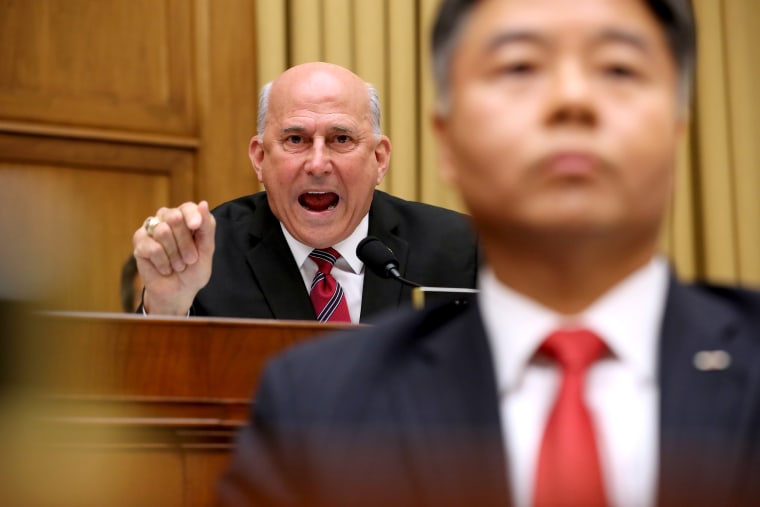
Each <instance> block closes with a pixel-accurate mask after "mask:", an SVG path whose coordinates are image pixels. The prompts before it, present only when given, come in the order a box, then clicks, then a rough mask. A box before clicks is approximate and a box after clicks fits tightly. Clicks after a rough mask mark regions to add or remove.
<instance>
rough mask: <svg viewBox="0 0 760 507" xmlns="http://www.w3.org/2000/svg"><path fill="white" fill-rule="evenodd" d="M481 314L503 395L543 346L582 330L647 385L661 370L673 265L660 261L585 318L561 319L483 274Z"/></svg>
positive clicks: (613, 292) (489, 274) (488, 272)
mask: <svg viewBox="0 0 760 507" xmlns="http://www.w3.org/2000/svg"><path fill="white" fill-rule="evenodd" d="M478 285H479V287H480V292H481V294H480V297H479V298H478V300H479V301H480V311H481V315H482V318H483V322H484V325H485V328H486V334H487V336H488V339H489V342H490V345H491V349H492V351H493V358H494V363H495V364H494V367H495V369H496V375H497V381H498V386H499V390H500V391H501V392H508V391H510V390H512V389H516V388H518V387H519V385H520V382H521V381H522V378H523V374H524V373H525V370H526V368H527V366H528V363H529V362H530V361H531V359H532V357H533V356H534V354H535V351H536V350H537V349H538V347H539V346H540V344H541V342H542V341H543V340H544V339H545V338H546V337H547V336H548V335H549V333H551V332H552V331H554V330H556V329H557V328H559V327H562V326H567V325H573V326H576V325H577V326H582V327H586V328H588V329H591V330H593V331H594V332H596V333H597V334H598V335H599V336H600V337H601V338H603V339H604V341H605V343H607V346H608V347H609V348H610V350H611V351H612V354H613V355H614V356H615V357H616V358H618V359H619V360H620V361H621V362H622V363H623V365H624V366H625V367H627V368H630V369H631V371H632V373H633V374H634V375H635V376H636V377H637V378H638V379H639V380H641V381H642V382H647V381H653V380H654V379H655V378H656V371H657V365H656V361H657V343H658V338H659V331H660V325H661V323H662V317H663V313H664V309H665V297H666V294H667V287H668V268H667V262H666V261H665V260H664V259H662V258H660V257H655V258H654V259H652V261H651V262H649V263H648V264H647V265H645V266H644V267H642V268H641V269H639V270H637V271H636V272H634V273H632V274H631V275H629V276H628V277H627V278H626V279H624V280H623V281H622V282H620V283H619V284H617V285H616V286H615V287H613V288H612V289H611V290H609V291H608V292H607V293H606V294H605V295H604V296H602V297H601V298H600V299H599V300H597V301H596V302H595V303H594V304H592V305H591V306H590V307H589V308H588V309H587V310H586V311H585V312H583V313H582V314H580V315H573V316H568V315H561V314H559V313H556V312H554V311H552V310H550V309H548V308H546V307H544V306H542V305H540V304H539V303H537V302H536V301H533V300H531V299H529V298H527V297H525V296H523V295H522V294H520V293H518V292H516V291H514V290H512V289H511V288H509V287H507V286H505V285H503V284H502V283H500V282H499V281H498V280H497V279H496V277H495V275H494V274H493V271H492V270H490V269H489V268H487V267H486V268H484V269H482V270H481V273H480V275H479V280H478Z"/></svg>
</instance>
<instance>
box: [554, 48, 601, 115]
mask: <svg viewBox="0 0 760 507" xmlns="http://www.w3.org/2000/svg"><path fill="white" fill-rule="evenodd" d="M594 93H595V92H594V87H593V76H592V75H591V71H590V70H589V69H587V68H586V67H585V66H584V65H583V64H582V63H581V62H577V61H572V60H569V61H565V62H562V63H560V64H558V65H557V67H556V69H554V72H553V73H552V74H551V84H550V87H549V95H550V96H549V100H548V101H547V108H548V109H547V120H548V121H549V122H550V123H552V124H564V123H577V124H585V125H592V124H594V123H595V122H596V110H595V100H596V97H595V96H594Z"/></svg>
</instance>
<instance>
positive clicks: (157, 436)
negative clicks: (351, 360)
mask: <svg viewBox="0 0 760 507" xmlns="http://www.w3.org/2000/svg"><path fill="white" fill-rule="evenodd" d="M351 327H354V326H352V325H345V324H344V325H328V324H319V323H316V322H301V321H274V320H271V321H270V320H246V319H221V318H190V319H185V318H181V319H176V318H154V317H143V316H138V315H122V314H94V313H43V314H38V315H36V316H35V317H34V318H33V319H32V322H31V326H30V327H29V331H28V332H26V333H25V335H24V337H23V338H24V339H23V343H20V344H19V347H17V351H16V352H17V353H16V354H15V355H16V356H17V357H18V358H19V359H18V360H19V361H21V364H23V366H24V368H23V375H22V379H23V380H22V381H21V382H20V387H22V388H23V389H20V391H19V392H20V393H22V395H19V400H20V401H19V404H20V405H19V406H20V407H21V408H20V409H18V410H15V411H14V417H12V418H10V420H11V422H10V423H9V425H10V426H11V428H10V434H12V435H15V436H16V438H14V439H13V440H12V442H13V445H14V447H15V450H16V452H15V453H14V452H11V453H10V456H11V457H10V458H8V456H6V459H5V463H6V465H9V466H8V468H9V469H11V468H12V477H13V478H14V479H13V481H9V482H11V485H10V488H8V487H6V490H9V491H6V493H5V495H6V496H9V498H10V499H12V500H13V505H21V506H22V507H37V506H40V507H69V506H71V507H90V506H92V507H96V506H98V507H99V506H105V505H108V506H114V507H119V506H144V507H152V506H156V507H158V506H161V507H171V506H177V507H180V506H182V507H184V506H207V505H211V504H212V499H213V492H214V487H215V483H216V480H217V478H218V476H219V474H220V473H221V471H222V470H223V469H224V467H225V465H226V464H227V461H228V459H229V453H230V451H231V449H232V445H233V444H234V436H235V433H236V431H237V429H238V428H239V427H240V426H241V425H243V424H245V422H246V420H247V416H248V412H249V408H250V407H249V405H250V400H251V396H252V394H253V392H254V389H255V387H256V384H257V381H258V378H259V375H260V374H261V371H262V368H263V366H264V364H265V362H266V360H267V359H268V358H270V357H271V356H272V355H273V354H276V353H277V352H279V351H281V350H283V349H285V348H287V347H289V346H291V345H293V344H295V343H297V342H300V341H303V340H307V339H312V338H313V337H314V336H316V335H319V334H322V333H325V332H328V331H337V330H340V329H346V328H351ZM9 440H10V439H9ZM0 474H2V470H0ZM6 480H7V477H6ZM1 486H2V481H0V500H2V498H3V492H2V487H1ZM0 503H2V504H3V505H5V504H6V502H4V501H3V502H0ZM8 504H9V505H10V503H8Z"/></svg>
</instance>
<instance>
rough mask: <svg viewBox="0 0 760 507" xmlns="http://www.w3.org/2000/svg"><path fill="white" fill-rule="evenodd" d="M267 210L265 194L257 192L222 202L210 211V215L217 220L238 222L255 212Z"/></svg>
mask: <svg viewBox="0 0 760 507" xmlns="http://www.w3.org/2000/svg"><path fill="white" fill-rule="evenodd" d="M268 208H269V205H268V204H267V194H266V192H257V193H255V194H250V195H244V196H242V197H238V198H236V199H232V200H231V201H227V202H224V203H222V204H220V205H219V206H217V207H216V208H214V209H213V210H211V213H212V214H213V215H214V218H216V219H217V220H219V219H223V220H230V221H240V220H246V219H249V218H250V217H251V216H252V215H253V214H254V213H256V212H257V211H261V210H262V209H268Z"/></svg>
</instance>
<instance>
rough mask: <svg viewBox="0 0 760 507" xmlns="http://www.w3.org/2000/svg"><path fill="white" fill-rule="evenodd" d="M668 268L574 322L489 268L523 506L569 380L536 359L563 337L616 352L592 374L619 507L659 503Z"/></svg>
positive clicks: (490, 310)
mask: <svg viewBox="0 0 760 507" xmlns="http://www.w3.org/2000/svg"><path fill="white" fill-rule="evenodd" d="M667 286H668V267H667V263H666V261H665V260H664V259H662V258H655V259H653V260H652V261H651V262H650V263H648V264H647V265H646V266H645V267H643V268H641V269H640V270H638V271H637V272H635V273H633V274H632V275H630V276H629V277H628V278H626V279H625V280H623V281H622V282H621V283H619V284H618V285H617V286H616V287H614V288H613V289H612V290H610V291H609V292H608V293H607V294H605V295H604V296H603V297H602V298H600V299H599V300H598V301H597V302H595V303H594V304H593V305H592V306H591V307H590V308H588V309H587V310H586V311H585V312H583V313H582V314H581V315H574V316H565V315H560V314H557V313H555V312H553V311H551V310H549V309H548V308H545V307H543V306H541V305H540V304H538V303H537V302H535V301H533V300H530V299H528V298H526V297H524V296H522V295H521V294H518V293H517V292H515V291H513V290H511V289H510V288H508V287H506V286H504V285H503V284H501V283H500V282H499V281H498V280H497V279H496V277H495V276H494V274H493V272H492V271H491V270H490V269H488V268H487V267H486V268H485V269H483V270H481V273H480V275H479V287H480V291H481V295H480V297H479V301H480V305H481V312H482V318H483V322H484V324H485V328H486V334H487V336H488V339H489V343H490V346H491V350H492V352H493V354H492V356H493V358H494V366H495V371H496V377H497V378H496V381H497V388H498V392H499V396H500V409H501V417H502V422H501V424H502V429H503V434H504V435H505V438H504V444H505V447H506V456H507V463H508V464H509V480H510V485H511V488H512V494H513V499H514V502H515V505H516V507H528V506H530V505H532V501H533V489H534V480H535V469H536V466H537V463H538V453H539V448H540V445H541V439H542V437H543V431H544V427H545V425H546V421H547V419H548V417H549V412H550V410H551V408H552V405H553V402H554V399H555V396H556V393H557V391H558V389H559V383H560V380H561V373H560V372H559V371H558V369H557V368H556V366H554V365H553V364H551V363H549V362H546V361H536V360H535V352H536V350H537V349H538V347H539V345H540V344H541V342H542V341H543V340H544V339H545V338H546V337H547V336H548V335H549V334H550V333H551V332H552V331H554V330H556V329H558V328H561V327H565V326H572V327H583V328H586V329H590V330H592V331H594V332H595V333H596V334H597V335H598V336H599V337H600V338H602V339H603V340H604V341H605V343H606V344H607V346H608V347H609V349H610V351H611V354H610V355H609V356H608V357H606V358H603V359H601V360H599V361H597V362H596V363H595V364H594V365H593V366H592V367H591V368H590V370H589V372H588V374H587V377H586V397H587V403H588V405H589V409H590V411H591V413H592V416H593V418H594V423H595V427H596V433H597V446H598V449H599V454H600V462H601V466H602V470H603V472H602V473H603V476H604V482H605V488H606V492H607V497H608V501H609V503H610V505H612V506H618V507H647V506H651V505H654V502H655V493H656V484H657V481H656V477H657V463H658V452H657V449H658V438H659V428H658V416H659V410H658V402H659V389H658V384H657V378H656V374H657V356H658V354H657V347H658V341H659V334H660V327H661V323H662V317H663V313H664V307H665V297H666V293H667Z"/></svg>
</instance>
